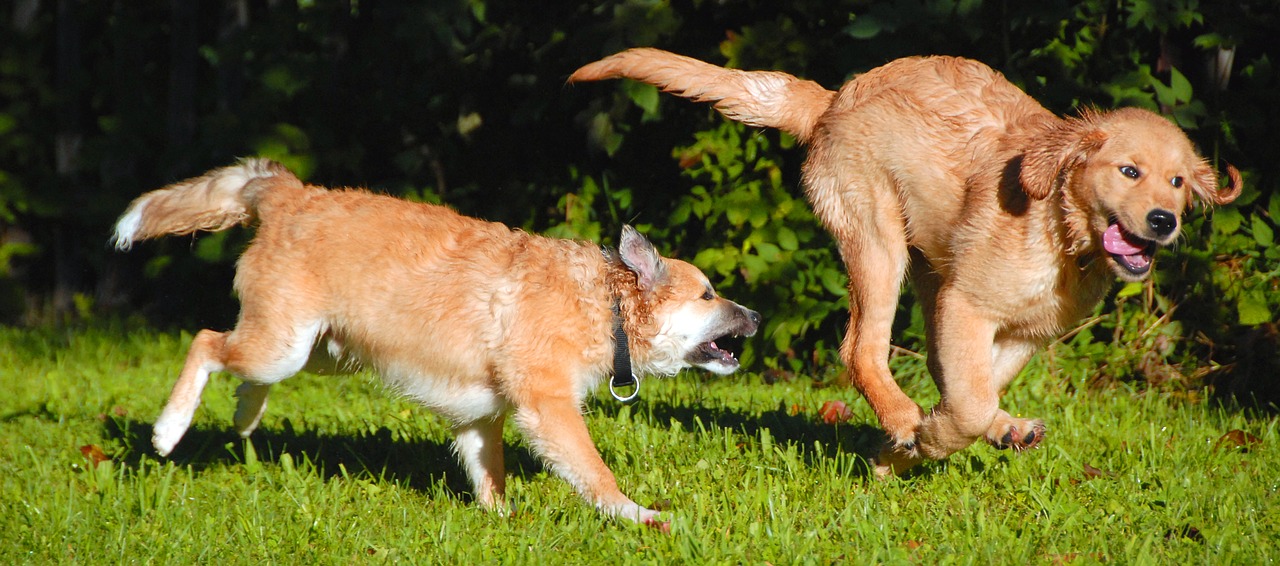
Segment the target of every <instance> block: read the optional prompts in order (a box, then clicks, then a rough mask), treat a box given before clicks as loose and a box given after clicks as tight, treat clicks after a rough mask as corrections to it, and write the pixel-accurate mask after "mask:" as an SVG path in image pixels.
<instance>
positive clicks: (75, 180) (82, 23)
mask: <svg viewBox="0 0 1280 566" xmlns="http://www.w3.org/2000/svg"><path fill="white" fill-rule="evenodd" d="M60 6H63V7H62V8H60ZM0 17H4V18H7V20H6V21H5V22H3V23H5V24H7V26H6V29H5V33H0V97H3V98H4V99H5V100H6V101H7V104H6V105H4V106H3V107H0V317H3V319H4V320H11V321H12V320H29V321H30V320H35V321H39V320H61V319H62V318H61V316H52V317H50V316H47V313H48V312H50V311H53V312H55V313H57V312H61V313H71V314H70V316H73V317H74V316H81V315H92V314H93V313H95V312H103V311H110V310H113V309H121V308H131V309H132V308H142V309H144V310H145V312H147V313H148V314H149V315H150V316H151V317H152V319H153V320H155V321H159V322H171V321H179V320H180V321H183V322H184V324H190V323H193V322H194V323H198V324H202V325H205V326H226V325H229V324H230V323H231V321H232V320H233V313H234V309H235V305H234V299H233V297H231V296H230V295H229V294H228V293H227V292H226V290H225V289H226V288H228V287H229V285H227V283H228V282H229V280H230V277H231V269H232V267H231V263H232V260H233V258H234V257H235V255H236V254H237V253H238V251H239V250H240V249H241V248H242V247H243V246H244V245H245V243H246V241H247V240H248V238H249V237H250V234H248V233H245V232H233V233H231V234H227V235H215V236H202V237H198V238H195V239H194V240H188V241H169V242H158V243H156V244H149V245H147V246H144V247H143V248H142V249H141V250H139V251H135V252H134V253H132V254H129V255H127V256H126V255H119V254H111V253H108V252H105V251H104V246H103V244H102V242H103V240H105V238H106V235H107V233H108V232H109V226H110V223H111V221H112V220H113V219H114V216H115V215H116V214H118V213H119V211H120V210H122V209H123V207H124V205H125V204H126V203H127V202H128V201H129V200H130V199H131V198H133V197H134V196H136V195H137V194H139V193H141V192H142V191H144V190H147V189H151V188H155V187H158V186H161V185H163V184H165V183H167V182H171V181H173V180H175V179H179V178H183V177H187V176H191V175H194V174H198V173H199V172H201V171H203V170H205V169H207V168H209V167H213V166H218V165H222V164H225V163H227V162H229V161H230V160H231V159H233V158H234V157H237V156H246V155H264V156H268V157H272V158H275V159H279V160H281V161H283V162H285V163H286V164H287V165H289V166H290V167H292V168H294V169H295V170H296V171H297V172H298V173H299V174H301V175H302V176H304V177H305V178H307V179H309V180H311V181H314V182H318V183H323V184H328V185H357V186H359V185H364V186H370V187H373V188H374V189H375V190H379V191H385V192H389V193H393V194H397V195H403V196H407V197H410V198H415V199H420V200H427V201H432V202H444V203H447V204H449V205H450V206H453V207H455V208H457V209H459V210H460V211H462V212H464V213H467V214H472V215H476V216H481V217H484V218H488V219H492V220H497V221H503V222H507V223H509V224H513V225H516V226H521V227H524V228H526V229H532V230H538V231H545V232H547V233H549V234H553V235H558V236H566V237H577V238H585V239H593V240H597V239H598V240H603V241H605V242H609V241H611V240H612V239H613V238H615V237H616V234H617V232H618V228H619V226H620V225H621V224H622V223H624V222H631V223H634V224H637V225H639V226H641V227H642V228H643V229H645V230H646V231H648V232H649V233H650V234H651V235H652V236H654V239H655V241H656V242H657V243H658V244H659V245H660V246H663V247H666V248H667V249H669V250H670V251H672V252H674V253H676V254H679V255H682V256H685V257H687V258H690V259H692V260H693V261H695V262H696V263H697V264H698V265H699V266H701V267H703V268H704V269H706V270H707V271H708V272H710V273H712V274H713V275H714V276H716V277H717V278H719V279H720V281H717V283H718V286H719V288H720V290H721V291H722V292H723V293H725V294H726V295H728V296H732V297H734V298H736V299H739V300H741V301H742V302H744V303H748V304H751V306H753V307H756V308H757V309H758V310H761V311H762V312H764V314H765V316H766V320H767V321H768V324H767V327H766V329H765V334H764V336H765V339H764V340H754V341H750V342H749V343H748V345H747V346H748V349H749V350H750V352H749V356H748V357H749V358H750V359H751V360H752V361H753V363H755V364H756V365H757V366H758V367H771V368H777V369H785V370H789V371H802V370H804V371H808V370H819V369H820V368H826V367H829V366H831V365H833V363H834V361H835V360H834V358H833V354H832V350H833V348H832V346H834V344H835V343H837V342H838V341H839V337H840V334H841V332H842V329H843V326H844V318H845V315H844V314H843V311H844V307H843V302H842V301H843V294H844V287H845V281H844V275H843V272H842V271H843V270H842V269H841V268H840V265H839V261H838V257H837V254H836V253H835V251H834V249H833V248H832V246H831V244H830V241H829V239H828V236H827V235H826V234H825V233H824V232H823V231H822V230H821V229H819V228H818V227H817V224H816V222H814V220H813V217H812V215H811V214H810V212H809V211H808V208H807V206H806V205H805V204H804V202H803V199H802V197H801V196H800V191H799V189H798V181H797V175H798V172H799V165H800V163H801V161H802V159H803V153H802V151H801V150H799V149H797V148H796V147H794V143H793V142H792V141H791V140H789V139H787V138H785V137H784V136H780V135H778V134H776V133H772V132H763V133H762V132H755V131H751V130H749V129H746V128H743V127H741V126H737V125H732V124H727V123H726V122H725V121H724V120H723V119H721V118H720V117H719V116H717V115H716V114H715V113H714V112H713V111H710V110H708V109H707V108H706V107H704V106H700V105H694V104H689V103H687V102H684V101H678V100H675V99H673V98H672V97H668V96H665V95H660V94H659V93H658V92H657V91H655V90H654V89H652V88H650V87H646V86H643V85H638V84H634V83H627V82H621V83H611V84H609V85H580V86H573V87H566V86H565V85H564V84H563V78H564V77H566V76H567V75H568V74H569V73H570V72H571V71H572V70H573V69H575V68H576V67H577V66H579V65H581V64H583V63H586V62H588V61H591V60H594V59H597V58H599V57H601V56H604V55H608V54H611V53H613V52H616V51H618V50H621V49H624V48H626V47H631V46H637V45H652V46H657V47H662V48H666V49H670V50H672V51H676V52H679V53H684V54H688V55H691V56H694V57H698V58H701V59H704V60H709V61H714V62H719V63H724V64H727V65H729V66H731V67H740V68H753V69H763V68H768V69H781V70H785V71H788V72H791V73H794V74H797V75H800V76H803V77H806V78H811V79H814V80H817V81H819V82H820V83H822V84H825V85H827V86H828V87H832V88H834V87H836V86H838V85H840V84H841V83H843V82H844V81H846V80H847V79H848V78H850V77H851V76H853V75H854V74H856V73H858V72H861V71H865V70H867V69H870V68H872V67H875V66H878V65H880V64H883V63H884V62H885V61H888V60H890V59H893V58H896V57H901V56H907V55H919V54H933V53H938V54H952V55H961V56H967V57H972V58H976V59H979V60H982V61H984V62H986V63H988V64H991V65H992V66H993V67H995V68H997V69H999V70H1001V71H1002V72H1004V73H1005V74H1006V76H1008V77H1009V78H1010V79H1011V80H1013V81H1014V82H1016V83H1017V84H1019V85H1020V86H1022V87H1023V88H1024V89H1026V90H1027V91H1028V92H1029V93H1030V94H1031V95H1032V96H1034V97H1035V98H1037V99H1038V100H1040V101H1042V102H1043V103H1044V104H1045V105H1046V106H1047V107H1049V108H1050V109H1052V110H1054V111H1055V112H1060V113H1067V114H1069V113H1072V112H1075V111H1076V110H1077V109H1079V108H1081V107H1085V106H1090V105H1093V106H1100V107H1113V106H1118V105H1136V106H1142V107H1145V108H1150V109H1153V110H1157V111H1159V112H1162V113H1164V114H1165V115H1167V116H1169V117H1170V118H1171V119H1173V120H1175V121H1176V122H1177V123H1178V124H1179V125H1180V126H1182V127H1183V128H1185V129H1187V130H1188V131H1189V132H1190V133H1191V135H1192V136H1193V137H1194V139H1195V141H1196V142H1197V143H1198V144H1199V146H1200V147H1201V148H1202V150H1203V151H1204V153H1205V154H1206V155H1207V156H1209V157H1210V159H1211V160H1213V161H1214V163H1215V164H1216V165H1217V166H1218V167H1219V168H1222V167H1223V166H1225V163H1228V162H1230V163H1234V164H1235V165H1236V166H1238V167H1240V168H1241V169H1242V170H1243V171H1244V173H1245V181H1246V187H1245V192H1244V194H1243V195H1242V196H1241V198H1240V199H1239V201H1237V202H1236V203H1235V204H1232V205H1230V206H1225V207H1220V208H1218V209H1215V210H1213V211H1211V212H1210V211H1205V212H1206V213H1205V214H1200V213H1198V212H1196V213H1193V214H1191V215H1190V216H1189V217H1188V222H1187V230H1186V238H1185V239H1184V245H1181V246H1179V247H1178V249H1177V250H1176V252H1175V253H1172V254H1168V253H1166V254H1164V257H1162V258H1161V260H1160V262H1159V263H1158V265H1159V270H1160V271H1159V274H1158V277H1157V282H1158V284H1157V285H1156V286H1155V287H1154V288H1144V289H1142V290H1141V292H1140V293H1136V292H1133V291H1132V290H1129V291H1126V292H1130V293H1136V294H1132V295H1131V296H1121V297H1118V298H1117V299H1116V300H1114V301H1111V302H1109V303H1108V304H1107V305H1105V306H1104V307H1103V308H1102V309H1101V310H1099V312H1098V318H1096V319H1095V320H1094V321H1093V322H1092V323H1091V326H1090V327H1089V329H1088V331H1087V332H1082V333H1079V334H1077V335H1076V338H1075V339H1074V340H1073V341H1072V344H1077V343H1078V342H1079V341H1082V340H1086V341H1089V343H1090V344H1092V343H1095V342H1096V343H1103V344H1112V343H1115V336H1118V335H1119V336H1128V335H1129V334H1128V333H1132V332H1137V333H1138V335H1139V336H1151V335H1152V334H1151V333H1147V332H1146V330H1144V329H1147V328H1149V326H1148V325H1149V324H1154V325H1155V326H1156V327H1159V330H1158V331H1154V333H1155V334H1160V335H1166V334H1167V335H1168V336H1169V337H1170V340H1171V341H1172V342H1171V343H1172V346H1171V347H1170V348H1156V350H1157V351H1160V352H1162V354H1161V359H1162V360H1163V361H1164V362H1165V363H1166V364H1167V365H1169V366H1170V367H1179V368H1187V367H1189V366H1188V364H1194V363H1195V362H1196V361H1198V362H1199V363H1200V364H1201V365H1206V364H1207V365H1208V366H1209V367H1216V368H1220V369H1222V370H1223V371H1222V372H1220V373H1221V375H1217V374H1215V376H1210V377H1213V378H1214V379H1227V380H1228V381H1230V380H1232V379H1235V378H1230V377H1226V376H1227V374H1230V373H1231V372H1262V371H1269V370H1268V369H1267V368H1271V367H1274V366H1276V365H1280V362H1276V361H1274V359H1275V357H1276V356H1275V355H1274V354H1272V356H1271V357H1270V358H1264V359H1261V360H1259V361H1257V363H1254V362H1249V363H1243V361H1244V360H1246V358H1248V356H1246V355H1245V353H1244V350H1243V349H1242V346H1241V345H1243V344H1250V345H1258V344H1260V345H1261V348H1262V349H1263V350H1265V351H1269V352H1275V351H1277V350H1280V346H1278V345H1276V344H1275V338H1274V337H1275V336H1276V335H1277V334H1280V333H1278V332H1277V331H1276V330H1275V323H1274V321H1275V317H1276V313H1277V312H1280V292H1277V288H1276V286H1277V283H1276V281H1277V279H1278V278H1277V277H1276V275H1277V270H1278V269H1280V267H1278V264H1280V261H1277V260H1278V259H1280V257H1277V256H1278V254H1280V252H1277V251H1276V249H1277V246H1275V245H1274V244H1275V242H1274V240H1275V231H1276V228H1277V221H1278V220H1280V216H1277V215H1278V214H1280V191H1277V190H1276V186H1277V184H1280V181H1278V180H1277V179H1278V178H1280V170H1278V169H1280V163H1278V162H1277V161H1276V160H1275V159H1274V156H1275V155H1276V154H1277V153H1278V152H1280V142H1277V140H1276V139H1275V138H1274V136H1273V133H1274V132H1275V131H1277V130H1280V116H1278V115H1276V113H1275V112H1273V111H1272V110H1273V109H1274V108H1275V107H1277V106H1278V105H1280V104H1278V103H1280V88H1278V86H1280V85H1277V82H1280V81H1277V77H1276V73H1275V70H1274V63H1273V60H1274V59H1275V58H1276V56H1277V48H1276V47H1275V41H1274V37H1275V34H1276V33H1277V30H1280V6H1277V5H1276V4H1275V3H1274V2H1273V1H1271V0H1242V1H1238V2H1200V1H1198V0H1120V1H1116V0H1055V1H1051V2H1007V1H1004V0H999V1H997V0H912V1H909V2H900V1H892V2H891V1H887V0H841V1H838V2H834V3H833V2H826V1H823V2H820V1H818V0H799V1H797V2H789V3H777V2H768V1H764V0H734V1H731V2H708V1H705V0H693V1H691V2H678V3H669V2H663V1H659V0H606V1H603V2H594V3H585V4H573V3H550V4H546V3H529V2H522V1H517V0H446V1H439V2H429V3H418V2H405V1H390V2H379V3H373V4H370V3H355V2H345V1H339V0H307V1H299V2H260V1H256V0H241V1H237V2H227V3H173V2H157V1H143V2H91V3H71V4H66V5H65V6H64V5H63V4H58V3H49V2H37V1H34V0H17V1H16V2H15V4H14V9H13V10H11V11H9V12H8V13H6V14H5V15H4V16H0ZM193 252H194V253H193ZM188 288H189V289H198V290H199V291H198V292H196V293H194V294H190V293H183V294H175V293H173V292H172V291H171V289H188ZM1138 295H1141V296H1142V298H1143V300H1134V299H1135V298H1136V297H1137V296H1138ZM1157 297H1158V299H1157ZM904 299H905V300H904V302H903V305H904V306H903V308H902V310H901V312H900V313H899V314H900V316H899V319H900V324H899V328H898V330H899V333H898V334H897V338H898V341H899V344H900V345H901V346H904V347H906V348H908V349H915V350H919V349H921V348H920V344H919V324H918V323H919V317H918V313H914V312H913V308H912V306H911V305H912V302H911V300H910V296H909V294H908V295H906V296H905V297H904ZM3 305H8V306H3ZM31 305H35V307H34V308H32V306H31ZM42 305H49V306H50V307H51V308H45V307H43V306H42ZM24 311H25V313H26V317H25V318H23V312H24ZM77 313H79V314H77ZM1137 313H1141V316H1139V315H1138V314H1137ZM1117 332H1119V334H1117ZM1251 347H1252V346H1251ZM1081 348H1082V351H1088V348H1086V347H1084V346H1083V344H1081ZM1237 361H1241V363H1236V362H1237ZM1215 362H1216V364H1215ZM1249 368H1254V369H1249ZM1119 373H1122V374H1125V375H1130V376H1134V375H1136V374H1135V373H1133V372H1130V371H1128V370H1126V371H1122V372H1119ZM1138 373H1141V372H1138ZM1182 373H1184V374H1186V375H1185V376H1184V377H1185V378H1187V379H1190V377H1191V376H1193V375H1198V374H1199V373H1201V372H1199V371H1198V370H1193V369H1185V370H1184V371H1183V372H1182ZM1255 374H1256V373H1255Z"/></svg>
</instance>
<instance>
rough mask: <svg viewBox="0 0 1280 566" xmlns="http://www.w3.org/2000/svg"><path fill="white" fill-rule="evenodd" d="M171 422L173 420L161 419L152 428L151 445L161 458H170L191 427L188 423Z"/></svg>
mask: <svg viewBox="0 0 1280 566" xmlns="http://www.w3.org/2000/svg"><path fill="white" fill-rule="evenodd" d="M171 421H172V419H161V420H159V421H157V422H156V424H155V426H154V427H152V432H151V445H152V446H154V447H155V448H156V452H157V453H159V454H160V455H161V456H168V455H169V454H170V453H171V452H173V448H174V447H175V446H177V445H178V441H179V440H182V435H183V434H186V432H187V427H188V426H189V425H188V423H175V422H171Z"/></svg>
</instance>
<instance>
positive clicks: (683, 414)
mask: <svg viewBox="0 0 1280 566" xmlns="http://www.w3.org/2000/svg"><path fill="white" fill-rule="evenodd" d="M621 407H622V406H621V405H619V404H617V403H612V402H600V403H596V404H593V405H592V407H591V408H592V409H593V410H594V411H598V412H600V413H603V414H606V415H609V416H611V417H612V416H615V415H617V413H618V412H619V411H620V410H621ZM632 411H633V414H638V415H648V416H649V417H650V418H651V420H652V422H653V423H655V424H658V425H665V424H666V423H669V422H671V421H675V422H678V423H680V425H681V427H682V428H684V429H685V430H698V429H699V428H700V427H701V428H723V429H729V430H732V431H734V432H738V433H741V434H742V435H744V436H746V437H747V438H753V439H757V440H758V439H759V438H760V437H761V433H762V432H763V431H768V434H769V436H770V437H771V438H772V439H773V440H774V442H776V443H777V444H780V445H793V446H795V449H796V452H797V453H799V454H800V455H801V457H802V458H803V459H804V462H805V464H806V465H808V466H815V467H816V466H818V465H819V464H820V463H821V462H822V461H823V460H826V459H832V458H836V457H838V456H840V455H850V454H852V455H856V456H858V458H857V459H856V463H855V466H856V467H855V469H854V470H853V473H854V474H856V475H858V476H861V477H870V476H871V475H872V474H871V467H870V465H869V464H868V461H869V459H870V458H871V457H872V456H874V455H875V454H876V452H877V451H879V449H880V446H881V445H882V444H883V443H884V440H885V436H884V432H882V431H881V430H880V429H879V428H877V427H875V426H871V425H867V424H855V423H845V424H839V425H831V424H826V423H823V422H821V421H820V420H819V418H818V417H817V416H816V415H812V414H806V413H800V414H794V415H793V414H791V413H790V412H789V411H787V409H786V408H785V404H784V405H779V407H778V408H777V409H773V410H771V411H765V412H762V413H760V414H758V415H757V414H754V413H746V412H740V411H733V410H727V409H724V408H702V407H688V406H680V405H672V404H669V403H664V402H656V403H642V404H638V405H636V406H634V407H633V408H632ZM921 468H923V467H922V466H919V467H917V468H916V469H917V470H919V469H921Z"/></svg>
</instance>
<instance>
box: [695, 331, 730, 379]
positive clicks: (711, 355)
mask: <svg viewBox="0 0 1280 566" xmlns="http://www.w3.org/2000/svg"><path fill="white" fill-rule="evenodd" d="M726 337H727V335H726V336H721V337H720V338H717V339H716V340H724V339H725V338H726ZM685 361H686V362H688V363H689V364H691V365H695V366H698V367H701V368H704V369H708V370H711V371H714V372H723V373H729V372H732V371H734V370H736V369H738V358H737V357H735V356H734V355H733V352H731V351H729V350H725V349H722V348H721V347H720V346H718V345H717V344H716V341H715V340H709V341H706V342H703V343H702V344H699V345H698V347H697V348H694V349H693V351H692V352H689V355H687V356H685Z"/></svg>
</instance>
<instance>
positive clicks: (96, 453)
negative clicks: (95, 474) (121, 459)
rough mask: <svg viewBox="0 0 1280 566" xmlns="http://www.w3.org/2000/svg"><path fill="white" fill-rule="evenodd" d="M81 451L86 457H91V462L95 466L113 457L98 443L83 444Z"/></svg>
mask: <svg viewBox="0 0 1280 566" xmlns="http://www.w3.org/2000/svg"><path fill="white" fill-rule="evenodd" d="M80 453H81V454H83V455H84V457H85V458H88V459H89V464H90V465H92V466H93V467H94V468H96V467H98V464H101V463H103V462H106V461H107V460H110V459H111V458H110V457H108V456H107V453H106V452H103V451H102V447H100V446H98V445H97V444H86V445H84V446H81V447H80Z"/></svg>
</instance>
